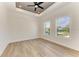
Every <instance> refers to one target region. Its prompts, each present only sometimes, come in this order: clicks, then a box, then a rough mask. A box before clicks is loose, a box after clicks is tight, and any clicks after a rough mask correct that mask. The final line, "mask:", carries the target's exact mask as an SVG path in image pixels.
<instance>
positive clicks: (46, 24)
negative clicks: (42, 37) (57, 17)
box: [44, 21, 50, 35]
mask: <svg viewBox="0 0 79 59" xmlns="http://www.w3.org/2000/svg"><path fill="white" fill-rule="evenodd" d="M44 33H45V34H48V35H50V21H47V22H45V23H44Z"/></svg>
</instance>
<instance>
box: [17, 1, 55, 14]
mask: <svg viewBox="0 0 79 59" xmlns="http://www.w3.org/2000/svg"><path fill="white" fill-rule="evenodd" d="M52 4H54V2H44V3H42V4H41V5H40V6H42V7H44V9H40V8H37V11H34V7H28V6H27V5H34V3H33V2H16V7H17V8H20V9H23V10H27V11H30V12H33V13H38V12H39V14H40V13H42V12H43V11H45V10H46V9H47V8H48V7H50V6H51V5H52ZM20 6H21V7H20Z"/></svg>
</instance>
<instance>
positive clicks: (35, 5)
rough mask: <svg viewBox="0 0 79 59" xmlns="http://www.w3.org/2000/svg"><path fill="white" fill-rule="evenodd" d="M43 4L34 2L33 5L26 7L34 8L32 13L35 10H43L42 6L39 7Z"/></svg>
mask: <svg viewBox="0 0 79 59" xmlns="http://www.w3.org/2000/svg"><path fill="white" fill-rule="evenodd" d="M42 3H43V2H34V5H27V6H28V7H35V8H34V11H36V10H37V8H41V9H44V8H43V7H42V6H40V5H41V4H42Z"/></svg>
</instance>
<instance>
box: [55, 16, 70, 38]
mask: <svg viewBox="0 0 79 59" xmlns="http://www.w3.org/2000/svg"><path fill="white" fill-rule="evenodd" d="M69 25H70V17H69V16H64V17H59V18H58V19H57V20H56V27H57V29H56V30H57V36H63V37H67V38H69V37H70V26H69Z"/></svg>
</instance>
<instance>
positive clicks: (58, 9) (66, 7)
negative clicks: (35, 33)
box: [39, 3, 79, 51]
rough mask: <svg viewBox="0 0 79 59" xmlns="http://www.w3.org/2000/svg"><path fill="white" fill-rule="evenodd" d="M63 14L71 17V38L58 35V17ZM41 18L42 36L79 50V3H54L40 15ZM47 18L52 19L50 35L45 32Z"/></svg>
mask: <svg viewBox="0 0 79 59" xmlns="http://www.w3.org/2000/svg"><path fill="white" fill-rule="evenodd" d="M54 6H55V7H54ZM62 16H70V17H71V24H70V26H71V33H70V35H71V38H63V37H62V38H59V37H56V34H55V33H56V32H55V31H56V27H55V26H56V25H55V22H56V18H57V17H62ZM39 19H41V20H39V22H40V23H39V32H40V33H39V34H40V37H42V38H45V39H47V40H49V41H52V42H55V43H58V44H61V45H63V46H66V47H69V48H72V49H74V50H78V51H79V47H78V46H79V26H78V25H79V3H59V5H52V6H51V7H50V8H49V10H47V11H45V12H44V13H42V15H40V18H39ZM47 20H50V21H51V35H50V36H46V35H44V34H43V32H44V28H43V24H44V22H45V21H47Z"/></svg>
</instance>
